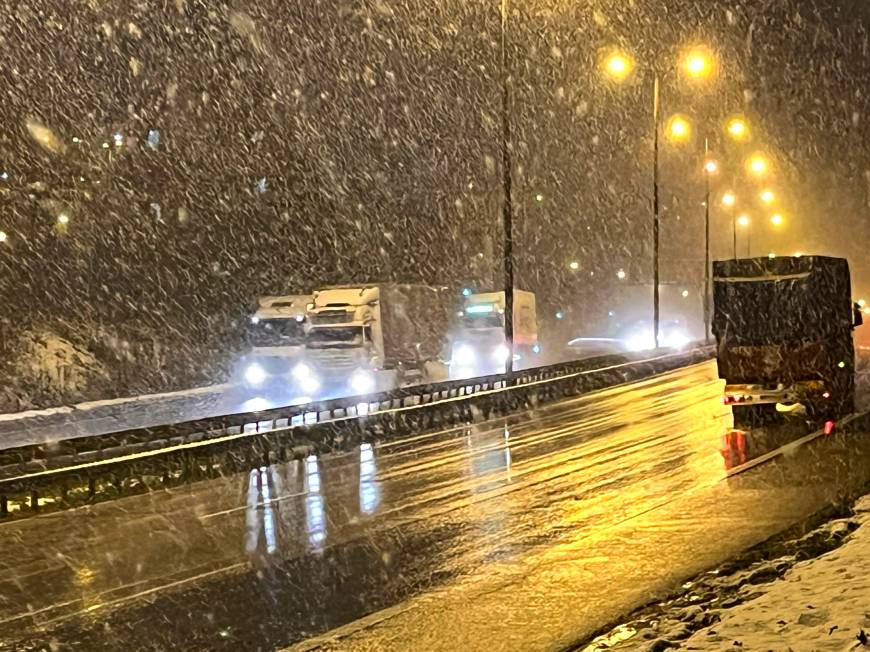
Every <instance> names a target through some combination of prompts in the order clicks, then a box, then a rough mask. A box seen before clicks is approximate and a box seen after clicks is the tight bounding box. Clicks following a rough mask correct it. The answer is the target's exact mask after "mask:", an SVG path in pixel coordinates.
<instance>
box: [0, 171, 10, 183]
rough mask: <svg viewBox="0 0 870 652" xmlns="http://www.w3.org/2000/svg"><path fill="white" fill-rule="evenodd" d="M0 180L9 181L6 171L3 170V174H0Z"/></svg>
mask: <svg viewBox="0 0 870 652" xmlns="http://www.w3.org/2000/svg"><path fill="white" fill-rule="evenodd" d="M0 179H3V181H9V173H8V172H7V171H6V170H3V172H0Z"/></svg>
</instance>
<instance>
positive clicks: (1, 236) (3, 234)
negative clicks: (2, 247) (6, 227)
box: [0, 231, 8, 242]
mask: <svg viewBox="0 0 870 652" xmlns="http://www.w3.org/2000/svg"><path fill="white" fill-rule="evenodd" d="M7 239H8V236H7V235H6V231H0V242H6V240H7Z"/></svg>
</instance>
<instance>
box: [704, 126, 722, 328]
mask: <svg viewBox="0 0 870 652" xmlns="http://www.w3.org/2000/svg"><path fill="white" fill-rule="evenodd" d="M718 169H719V166H718V165H717V164H716V161H714V160H712V159H711V158H710V139H709V138H705V139H704V341H705V342H707V343H709V342H710V317H711V314H710V313H711V311H710V175H713V174H716V171H717V170H718Z"/></svg>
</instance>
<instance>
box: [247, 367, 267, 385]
mask: <svg viewBox="0 0 870 652" xmlns="http://www.w3.org/2000/svg"><path fill="white" fill-rule="evenodd" d="M265 380H266V370H265V369H263V367H261V366H260V365H258V364H257V363H256V362H255V363H253V364H249V365H248V366H247V367H246V368H245V382H246V383H248V384H249V385H254V386H257V385H262V384H263V382H265Z"/></svg>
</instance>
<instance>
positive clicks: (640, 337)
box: [625, 333, 655, 351]
mask: <svg viewBox="0 0 870 652" xmlns="http://www.w3.org/2000/svg"><path fill="white" fill-rule="evenodd" d="M625 348H626V349H628V350H629V351H646V350H648V349H654V348H655V338H654V337H653V336H652V335H651V334H650V333H633V334H632V335H630V336H629V337H628V339H626V340H625Z"/></svg>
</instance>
